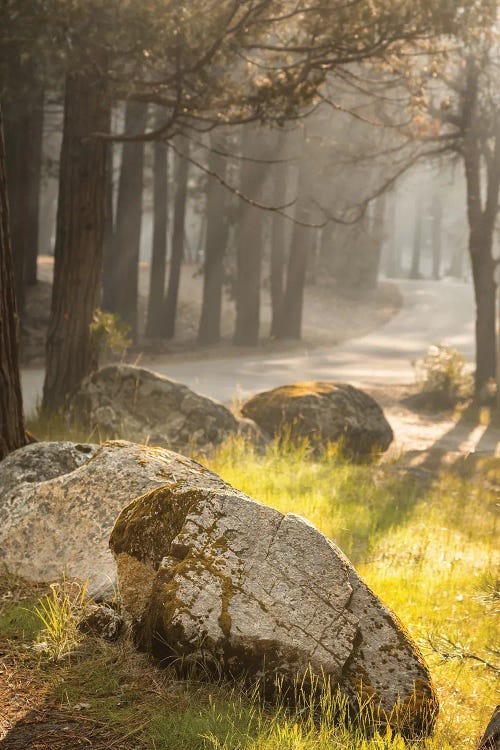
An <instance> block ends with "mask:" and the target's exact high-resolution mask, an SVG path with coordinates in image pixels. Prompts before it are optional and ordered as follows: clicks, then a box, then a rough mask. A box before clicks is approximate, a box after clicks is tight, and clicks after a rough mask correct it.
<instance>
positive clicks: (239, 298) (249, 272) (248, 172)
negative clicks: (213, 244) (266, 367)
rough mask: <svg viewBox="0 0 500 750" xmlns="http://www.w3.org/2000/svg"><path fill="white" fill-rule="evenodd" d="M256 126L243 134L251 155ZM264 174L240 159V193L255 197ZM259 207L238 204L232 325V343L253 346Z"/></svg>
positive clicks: (257, 300) (256, 317) (256, 332)
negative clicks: (238, 230) (233, 320)
mask: <svg viewBox="0 0 500 750" xmlns="http://www.w3.org/2000/svg"><path fill="white" fill-rule="evenodd" d="M258 144H259V142H258V133H257V132H256V126H255V125H251V126H249V127H248V128H247V130H246V131H245V133H244V136H243V153H244V155H246V156H249V157H252V156H253V157H254V156H255V154H256V152H257V151H258ZM264 178H265V169H264V168H263V166H262V165H261V164H256V163H255V162H252V161H243V162H242V167H241V191H242V193H243V195H245V196H247V197H249V198H252V199H255V198H258V194H259V192H260V188H261V186H262V183H263V181H264ZM259 212H260V209H258V208H254V207H253V206H251V205H249V204H248V203H246V202H241V205H240V232H239V242H238V250H237V270H236V325H235V331H234V337H233V343H234V344H237V345H240V346H256V345H257V344H258V341H259V329H260V292H261V274H262V216H261V215H260V213H259Z"/></svg>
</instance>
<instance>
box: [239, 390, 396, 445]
mask: <svg viewBox="0 0 500 750" xmlns="http://www.w3.org/2000/svg"><path fill="white" fill-rule="evenodd" d="M241 412H242V414H243V416H245V417H248V418H250V419H253V420H254V421H255V422H256V423H257V424H258V425H259V427H260V428H261V429H262V430H263V431H264V432H266V433H267V434H269V435H273V436H279V435H284V436H285V437H286V438H290V439H291V440H301V439H304V438H307V439H308V440H309V441H310V443H311V445H312V446H313V447H319V448H324V447H326V446H327V445H328V444H329V443H337V442H338V441H339V440H341V441H342V448H343V450H344V451H345V452H346V453H347V454H349V455H351V456H352V457H354V458H363V457H365V456H370V455H371V454H372V453H373V452H379V451H385V450H387V448H388V447H389V445H390V444H391V443H392V440H393V434H392V429H391V426H390V425H389V423H388V422H387V420H386V418H385V416H384V412H383V411H382V409H381V408H380V406H379V405H378V404H377V402H376V401H375V400H374V399H373V398H372V397H371V396H369V395H368V394H366V393H364V392H363V391H361V390H360V389H359V388H354V387H353V386H352V385H347V384H346V383H327V382H316V381H313V382H307V383H292V384H290V385H283V386H280V387H279V388H274V389H273V390H271V391H264V392H262V393H258V394H257V395H256V396H253V398H251V399H249V400H248V401H247V402H246V403H245V404H243V407H242V409H241Z"/></svg>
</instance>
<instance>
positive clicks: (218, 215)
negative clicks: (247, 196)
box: [198, 136, 229, 345]
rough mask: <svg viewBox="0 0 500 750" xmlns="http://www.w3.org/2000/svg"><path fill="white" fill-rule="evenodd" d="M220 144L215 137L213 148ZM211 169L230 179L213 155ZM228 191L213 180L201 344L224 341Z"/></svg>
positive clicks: (222, 161) (221, 161)
mask: <svg viewBox="0 0 500 750" xmlns="http://www.w3.org/2000/svg"><path fill="white" fill-rule="evenodd" d="M219 145H222V144H220V141H219V140H216V138H215V137H214V136H212V146H213V147H214V148H217V147H218V146H219ZM208 168H209V170H210V172H212V173H215V174H218V175H219V176H220V177H222V178H223V179H224V178H225V176H226V160H225V159H224V158H223V157H221V156H219V155H218V154H216V153H215V152H214V151H211V152H210V158H209V164H208ZM227 207H228V196H227V190H226V188H224V187H223V186H222V185H221V184H220V182H219V181H218V180H217V179H216V178H215V177H210V178H209V182H208V186H207V207H206V213H207V227H206V235H205V260H204V264H203V299H202V305H201V316H200V323H199V326H198V343H199V344H202V345H209V344H216V343H217V342H218V341H220V338H221V317H222V294H223V288H224V256H225V253H226V247H227V240H228V236H229V222H228V218H227Z"/></svg>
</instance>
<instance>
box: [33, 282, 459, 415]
mask: <svg viewBox="0 0 500 750" xmlns="http://www.w3.org/2000/svg"><path fill="white" fill-rule="evenodd" d="M398 285H399V287H400V289H401V292H402V294H403V306H402V308H401V310H400V311H399V312H398V313H397V315H396V316H395V317H394V318H393V319H392V320H391V321H390V322H389V323H387V324H386V325H385V326H383V327H382V328H379V329H378V330H377V331H374V332H373V333H370V334H368V335H367V336H364V337H362V338H359V339H354V340H351V341H348V342H346V343H345V344H342V345H341V346H339V347H333V348H330V349H316V350H312V351H311V352H308V351H307V350H302V351H301V350H295V351H293V352H289V353H287V352H285V353H283V352H280V353H276V354H269V353H264V354H257V353H256V354H245V355H243V356H240V357H231V358H226V359H220V358H218V359H217V358H215V359H207V358H204V359H200V360H193V359H189V360H187V361H179V360H178V359H174V360H171V359H170V360H169V359H168V358H166V357H164V358H156V359H155V360H153V361H151V362H148V361H147V360H143V361H142V363H141V364H144V366H146V367H147V366H150V367H151V368H152V369H154V370H156V371H157V372H161V373H163V374H165V375H167V376H168V377H170V378H173V379H174V380H179V381H181V382H183V383H186V385H188V386H190V387H191V388H193V389H194V390H196V391H198V392H199V393H202V394H204V395H207V396H211V397H212V398H215V399H217V400H219V401H223V402H226V403H229V402H230V401H231V400H232V399H234V398H246V397H248V396H249V395H251V394H253V393H256V392H257V391H261V390H266V389H268V388H273V387H275V386H278V385H282V384H284V383H290V382H293V381H297V380H339V381H349V382H350V383H353V384H354V385H360V386H363V385H370V384H384V383H387V384H391V383H392V384H394V383H409V382H412V381H413V379H414V372H413V368H412V365H411V362H412V361H414V360H415V359H418V358H420V357H422V355H423V354H425V352H426V351H427V348H428V347H429V346H430V345H431V344H438V343H445V344H448V345H449V346H452V347H454V348H456V349H459V350H460V351H461V352H462V353H463V354H465V355H466V356H467V357H469V358H472V357H473V353H474V302H473V293H472V288H471V286H470V285H469V284H465V283H462V282H455V281H448V280H446V281H441V282H431V281H398ZM42 383H43V369H41V368H36V369H26V370H23V371H22V384H23V395H24V400H25V410H26V413H27V414H29V413H31V412H32V411H33V409H34V408H35V406H36V403H37V400H38V399H39V398H40V395H41V391H42Z"/></svg>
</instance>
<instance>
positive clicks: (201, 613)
mask: <svg viewBox="0 0 500 750" xmlns="http://www.w3.org/2000/svg"><path fill="white" fill-rule="evenodd" d="M172 474H173V476H172V478H171V479H170V480H168V481H165V483H164V485H163V486H162V487H159V488H158V489H155V490H153V491H151V492H149V493H147V494H145V495H143V496H142V497H139V498H138V499H136V500H134V501H133V502H132V503H131V504H130V505H128V506H127V507H126V508H125V509H124V510H123V511H122V513H121V514H120V516H119V517H118V519H117V522H116V524H115V527H114V529H113V532H112V534H111V539H110V546H111V549H112V551H113V554H114V556H115V559H116V562H117V567H118V581H119V589H120V593H121V598H122V602H123V605H124V608H125V610H126V612H127V616H128V618H129V620H130V622H131V625H132V630H133V633H134V635H135V638H136V640H137V643H138V644H139V645H140V647H141V648H143V649H144V650H147V651H149V652H151V653H153V654H154V655H156V656H157V657H158V658H159V659H160V660H161V661H162V663H164V664H165V663H168V662H171V663H173V664H174V665H177V666H178V667H179V668H181V669H188V670H191V669H193V668H195V667H196V666H199V667H200V668H201V670H202V672H203V674H205V675H206V674H210V673H215V674H216V675H220V674H221V673H222V674H226V675H228V676H240V675H244V676H250V677H253V678H255V677H257V678H260V679H262V680H263V681H264V683H265V684H266V685H268V686H272V685H273V684H274V682H275V680H276V679H277V678H278V679H279V680H280V681H281V683H282V686H283V688H284V689H287V688H290V689H292V688H293V685H294V683H295V681H296V678H297V676H299V677H302V676H303V675H304V674H305V673H306V672H308V671H309V674H313V675H315V677H316V678H317V680H318V681H319V683H320V684H321V682H322V681H323V680H328V681H329V682H331V683H332V684H333V685H335V686H340V687H341V689H342V690H343V691H344V693H345V694H346V695H347V696H348V697H349V699H350V701H351V704H352V705H353V706H354V707H357V706H358V705H359V702H360V701H361V702H362V703H366V702H367V701H368V702H369V703H370V704H371V706H372V708H373V711H374V714H376V715H377V716H378V718H380V719H381V720H384V721H385V720H390V721H392V722H395V723H397V724H398V725H399V726H401V727H402V728H403V729H404V731H405V732H407V733H408V734H415V733H419V732H421V731H427V730H429V729H430V728H431V727H432V725H433V722H434V719H435V715H436V711H437V701H436V697H435V693H434V690H433V688H432V685H431V680H430V677H429V673H428V670H427V668H426V666H425V664H424V662H423V659H422V657H421V655H420V653H419V651H418V649H417V648H416V646H415V644H414V643H413V642H412V640H411V638H410V637H409V636H408V634H407V633H406V631H405V629H404V628H403V626H402V625H401V623H400V622H399V621H398V620H397V618H396V617H395V616H394V615H393V614H392V613H391V612H390V611H389V610H388V609H387V608H386V607H385V606H384V605H383V604H382V602H381V601H380V600H379V599H378V598H377V597H376V596H375V595H374V594H373V593H372V592H371V591H370V589H369V588H368V587H367V586H366V584H365V583H364V582H363V581H362V580H361V579H360V577H359V576H358V574H357V573H356V571H355V570H354V568H353V567H352V565H351V564H350V563H349V561H348V560H347V559H346V558H345V557H344V555H343V554H342V552H341V551H340V550H339V549H338V548H337V547H336V546H335V545H334V544H333V543H332V542H330V541H329V540H328V539H327V538H326V537H325V536H324V535H323V534H321V533H320V532H318V531H317V530H316V529H315V528H314V527H313V526H312V525H311V524H309V523H308V522H307V521H305V520H304V519H302V518H300V517H298V516H296V515H292V514H288V515H283V514H282V513H279V512H278V511H276V510H274V509H272V508H269V507H267V506H265V505H262V504H260V503H258V502H256V501H255V500H253V499H251V498H250V497H248V496H246V495H244V494H243V493H241V492H239V491H237V490H235V489H234V488H233V487H231V486H229V485H228V484H226V483H224V482H223V481H222V480H221V479H219V478H218V477H216V476H215V475H214V474H211V473H210V472H206V471H205V470H204V469H201V468H200V467H196V466H194V465H188V464H180V466H179V471H176V470H173V472H172Z"/></svg>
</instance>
